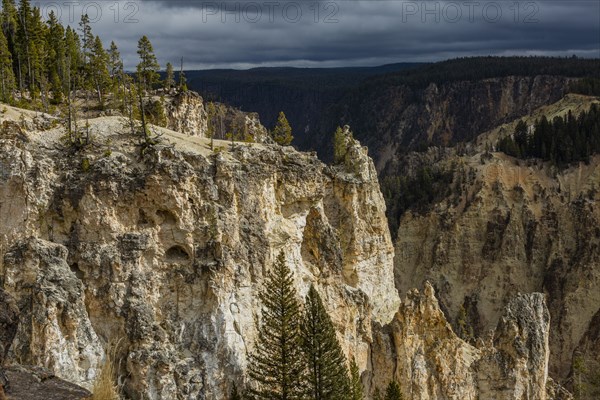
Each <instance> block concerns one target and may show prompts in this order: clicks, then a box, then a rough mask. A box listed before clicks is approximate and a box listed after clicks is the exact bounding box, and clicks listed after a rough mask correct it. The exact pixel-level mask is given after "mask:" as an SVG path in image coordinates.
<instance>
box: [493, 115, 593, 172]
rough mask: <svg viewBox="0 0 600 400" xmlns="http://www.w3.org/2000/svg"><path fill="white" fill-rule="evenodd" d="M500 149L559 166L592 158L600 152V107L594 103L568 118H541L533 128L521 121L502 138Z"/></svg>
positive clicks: (521, 156)
mask: <svg viewBox="0 0 600 400" xmlns="http://www.w3.org/2000/svg"><path fill="white" fill-rule="evenodd" d="M497 148H498V150H499V151H502V152H504V153H506V154H508V155H510V156H513V157H518V158H540V159H542V160H544V161H550V162H552V164H554V165H556V166H558V167H566V166H568V165H569V164H570V163H573V162H580V161H583V162H586V163H587V162H589V159H590V156H591V155H593V154H597V153H600V107H599V106H598V105H597V104H593V105H592V107H591V108H590V110H589V111H587V112H586V111H584V112H582V113H581V114H580V115H579V116H577V117H576V116H574V115H573V114H572V113H571V112H569V113H568V114H567V115H566V116H565V117H564V118H563V117H556V118H554V119H553V120H552V121H548V119H547V118H546V117H542V118H541V119H539V120H537V121H536V122H535V124H534V126H533V129H532V130H531V131H530V130H529V129H528V127H527V125H526V124H525V122H523V121H519V123H518V124H517V126H516V128H515V131H514V133H513V135H509V136H506V137H504V138H502V139H501V140H500V141H499V142H498V145H497Z"/></svg>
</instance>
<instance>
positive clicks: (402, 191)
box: [381, 166, 454, 237]
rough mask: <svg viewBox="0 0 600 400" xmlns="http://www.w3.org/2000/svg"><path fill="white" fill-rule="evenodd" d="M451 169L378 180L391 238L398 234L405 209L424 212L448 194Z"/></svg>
mask: <svg viewBox="0 0 600 400" xmlns="http://www.w3.org/2000/svg"><path fill="white" fill-rule="evenodd" d="M453 177H454V171H453V170H443V169H440V168H434V167H428V166H425V167H421V168H419V169H417V171H416V172H415V174H414V175H412V176H408V175H388V176H384V177H383V178H382V179H381V191H382V193H383V196H384V198H385V202H386V205H387V212H386V213H387V216H388V223H389V225H390V231H391V233H392V236H393V237H395V236H396V234H397V230H398V226H399V222H400V218H401V217H402V215H404V213H405V212H406V211H408V210H413V211H416V212H424V211H427V209H428V207H429V206H430V205H431V204H433V203H435V202H436V201H439V200H441V199H443V198H445V197H446V196H448V195H449V194H450V193H451V189H452V187H451V184H452V180H453Z"/></svg>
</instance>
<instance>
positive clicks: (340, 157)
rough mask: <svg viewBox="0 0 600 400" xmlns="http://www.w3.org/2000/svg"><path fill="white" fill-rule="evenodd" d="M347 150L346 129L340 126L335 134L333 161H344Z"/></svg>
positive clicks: (337, 162) (336, 162)
mask: <svg viewBox="0 0 600 400" xmlns="http://www.w3.org/2000/svg"><path fill="white" fill-rule="evenodd" d="M346 151H347V150H346V140H345V137H344V131H343V130H342V128H341V127H339V126H338V127H337V129H336V130H335V133H334V135H333V162H334V163H335V164H341V163H342V162H344V158H345V157H346Z"/></svg>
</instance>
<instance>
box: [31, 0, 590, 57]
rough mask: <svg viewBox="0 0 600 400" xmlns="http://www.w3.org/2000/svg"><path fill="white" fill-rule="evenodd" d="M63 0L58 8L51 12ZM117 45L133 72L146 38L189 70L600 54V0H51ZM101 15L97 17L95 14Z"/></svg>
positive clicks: (159, 52)
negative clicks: (139, 47) (85, 17)
mask: <svg viewBox="0 0 600 400" xmlns="http://www.w3.org/2000/svg"><path fill="white" fill-rule="evenodd" d="M51 3H54V5H53V6H50V4H51ZM41 6H42V8H43V10H44V9H46V10H49V9H51V8H52V7H57V6H58V7H59V8H60V10H61V12H62V19H63V21H64V22H68V21H67V20H68V19H69V18H71V19H72V22H74V23H76V21H74V19H75V18H73V17H72V16H73V15H75V16H76V17H77V19H78V14H79V15H80V14H81V12H82V11H83V10H84V9H85V10H86V11H87V12H88V13H89V14H90V17H91V18H92V20H94V21H95V22H94V25H93V28H94V31H95V32H96V33H98V34H100V36H101V37H102V38H103V39H104V41H105V42H107V43H109V42H110V41H111V40H114V41H115V42H117V44H118V45H119V47H120V48H121V50H122V53H123V56H124V58H125V62H126V64H127V65H128V66H129V67H132V66H133V65H135V63H136V53H135V50H136V43H137V39H138V38H139V37H140V36H141V35H143V34H146V35H148V36H149V38H150V40H151V41H152V43H153V44H154V47H155V50H156V52H157V55H158V57H159V61H160V62H161V63H162V64H164V63H166V62H167V61H170V62H173V63H174V64H178V63H179V61H178V60H179V59H180V58H181V57H182V56H183V57H184V58H185V64H186V68H214V67H226V68H244V67H252V66H261V65H291V66H339V65H375V64H384V63H390V62H400V61H434V60H440V59H445V58H451V57H458V56H471V55H487V54H495V55H509V54H519V55H529V54H542V55H560V56H567V55H572V54H576V55H578V56H584V57H600V3H599V2H597V1H595V0H594V1H520V2H513V1H510V2H505V1H477V2H476V1H456V2H452V1H400V0H388V1H375V0H368V1H328V0H320V1H312V0H302V1H289V0H286V1H270V0H267V1H233V0H228V1H214V2H213V1H181V0H179V1H135V2H133V1H102V2H100V1H98V2H92V1H87V0H86V1H83V0H82V1H79V2H77V3H74V2H68V1H62V0H59V1H55V2H50V1H46V0H44V1H42V2H41ZM96 15H97V16H98V17H97V18H94V16H96Z"/></svg>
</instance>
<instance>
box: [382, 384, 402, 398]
mask: <svg viewBox="0 0 600 400" xmlns="http://www.w3.org/2000/svg"><path fill="white" fill-rule="evenodd" d="M384 400H402V392H401V391H400V385H399V384H398V382H396V381H392V382H390V383H389V385H388V386H387V389H386V390H385V399H384Z"/></svg>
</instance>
